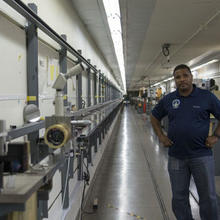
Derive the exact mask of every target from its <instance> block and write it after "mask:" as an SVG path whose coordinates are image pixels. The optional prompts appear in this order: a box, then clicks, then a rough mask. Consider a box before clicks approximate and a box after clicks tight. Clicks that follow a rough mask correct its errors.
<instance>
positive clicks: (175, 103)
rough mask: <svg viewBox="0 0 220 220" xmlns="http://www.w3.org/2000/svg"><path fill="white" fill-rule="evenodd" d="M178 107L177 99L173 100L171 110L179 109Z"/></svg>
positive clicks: (178, 101)
mask: <svg viewBox="0 0 220 220" xmlns="http://www.w3.org/2000/svg"><path fill="white" fill-rule="evenodd" d="M179 105H180V100H179V99H174V100H173V102H172V106H173V108H174V109H177V108H179Z"/></svg>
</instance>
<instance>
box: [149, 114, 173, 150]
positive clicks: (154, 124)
mask: <svg viewBox="0 0 220 220" xmlns="http://www.w3.org/2000/svg"><path fill="white" fill-rule="evenodd" d="M150 120H151V124H152V127H153V129H154V131H155V133H156V135H157V136H158V138H159V141H160V142H161V143H162V144H163V145H164V146H165V147H170V146H171V145H172V144H173V142H172V141H171V140H170V139H169V138H168V137H167V136H166V135H165V134H164V133H163V130H162V127H161V123H160V121H159V120H158V119H157V118H156V117H154V116H153V115H152V114H151V116H150Z"/></svg>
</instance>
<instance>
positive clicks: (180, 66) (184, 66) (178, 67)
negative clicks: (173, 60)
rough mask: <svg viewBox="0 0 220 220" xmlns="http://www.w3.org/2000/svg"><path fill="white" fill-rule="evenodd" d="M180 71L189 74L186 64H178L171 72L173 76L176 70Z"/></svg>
mask: <svg viewBox="0 0 220 220" xmlns="http://www.w3.org/2000/svg"><path fill="white" fill-rule="evenodd" d="M181 69H187V70H188V71H189V72H190V73H191V69H190V68H189V67H188V66H187V65H186V64H180V65H178V66H176V67H175V69H174V70H173V75H174V73H175V72H176V71H177V70H181Z"/></svg>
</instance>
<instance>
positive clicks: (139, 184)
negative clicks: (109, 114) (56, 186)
mask: <svg viewBox="0 0 220 220" xmlns="http://www.w3.org/2000/svg"><path fill="white" fill-rule="evenodd" d="M91 188H92V189H91V194H90V196H89V198H88V200H87V203H86V205H85V208H84V211H88V212H91V211H92V208H91V207H92V204H93V199H94V198H98V201H99V204H98V209H97V211H96V212H95V214H86V213H84V214H83V217H82V219H83V220H129V219H131V220H132V219H145V220H162V219H167V220H168V219H169V220H174V219H175V217H174V215H173V213H172V210H171V190H170V184H169V176H168V173H167V149H165V148H163V147H161V146H159V143H158V141H157V138H156V137H155V135H154V133H153V132H152V129H151V126H150V123H149V120H148V119H147V117H146V115H145V114H137V112H136V111H135V110H134V109H133V107H132V106H127V107H125V108H124V110H123V112H122V114H121V118H120V122H119V123H118V126H117V128H116V129H115V130H114V132H113V134H112V137H111V141H110V143H109V146H108V147H107V150H106V153H105V155H104V158H103V161H102V166H101V170H99V172H98V174H97V177H96V180H95V182H94V184H93V185H92V186H91ZM190 200H191V206H192V211H193V215H194V218H195V220H200V218H199V217H198V216H199V215H198V205H197V203H196V202H195V200H194V199H193V198H192V197H191V198H190Z"/></svg>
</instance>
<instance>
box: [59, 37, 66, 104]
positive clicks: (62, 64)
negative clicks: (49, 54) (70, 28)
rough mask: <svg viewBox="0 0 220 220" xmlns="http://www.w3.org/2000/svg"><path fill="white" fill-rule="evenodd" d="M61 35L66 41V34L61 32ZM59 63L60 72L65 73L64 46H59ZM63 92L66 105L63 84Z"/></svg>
mask: <svg viewBox="0 0 220 220" xmlns="http://www.w3.org/2000/svg"><path fill="white" fill-rule="evenodd" d="M61 37H62V38H63V39H64V40H65V41H66V40H67V36H66V35H65V34H62V35H61ZM59 64H60V72H61V73H64V74H65V73H67V50H66V48H65V47H63V46H61V50H60V51H59ZM63 94H64V106H67V105H68V102H67V85H66V86H65V88H64V90H63Z"/></svg>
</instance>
